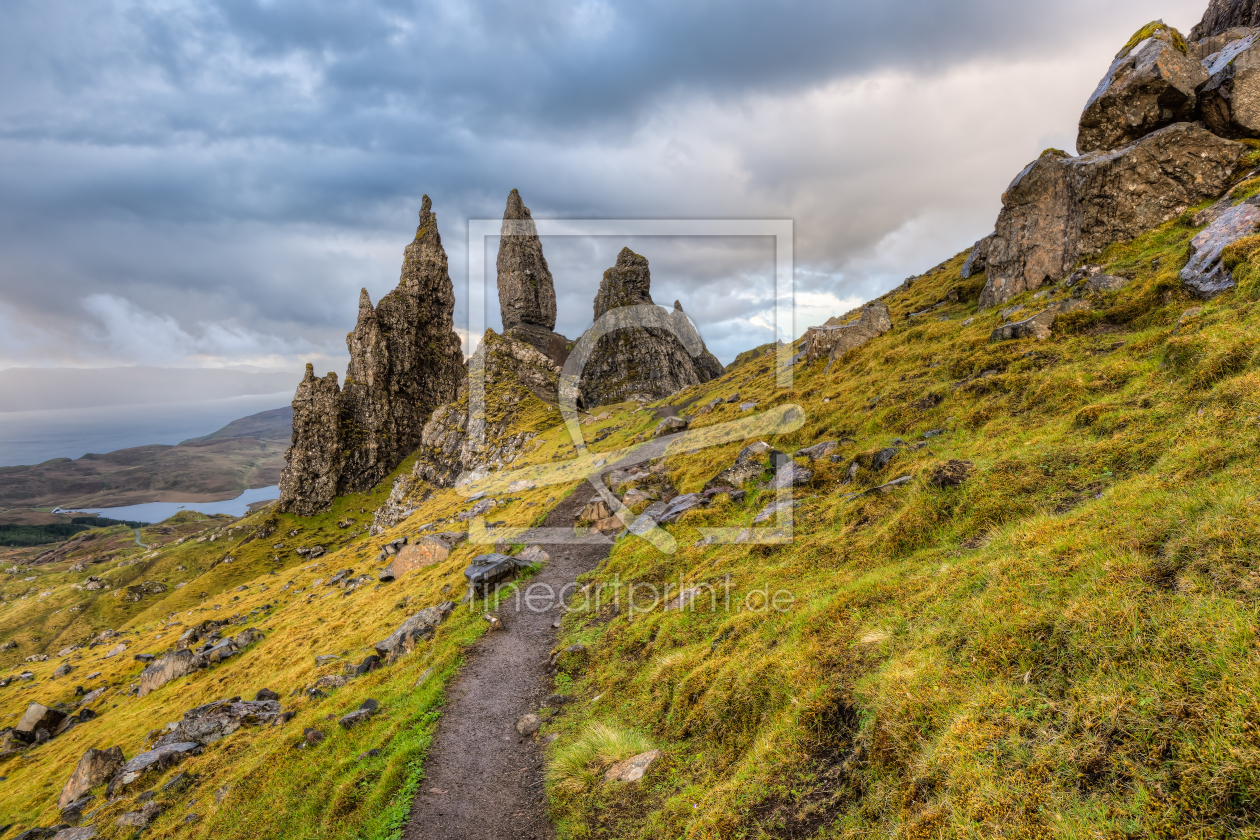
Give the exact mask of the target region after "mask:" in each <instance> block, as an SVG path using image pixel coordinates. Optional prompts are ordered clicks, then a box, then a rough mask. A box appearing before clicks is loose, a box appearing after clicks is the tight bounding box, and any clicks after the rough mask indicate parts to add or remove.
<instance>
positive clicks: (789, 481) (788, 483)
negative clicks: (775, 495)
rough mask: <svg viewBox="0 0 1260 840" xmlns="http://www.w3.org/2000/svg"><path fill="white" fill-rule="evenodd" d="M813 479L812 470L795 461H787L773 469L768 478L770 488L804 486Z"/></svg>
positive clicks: (780, 488)
mask: <svg viewBox="0 0 1260 840" xmlns="http://www.w3.org/2000/svg"><path fill="white" fill-rule="evenodd" d="M813 480H814V471H813V470H807V469H805V468H804V467H802V466H801V465H800V464H798V463H796V462H795V461H789V462H788V463H786V464H783V465H782V466H780V467H779V468H778V469H776V470H775V471H774V476H773V477H772V478H771V479H770V489H771V490H784V489H788V488H792V487H804V486H805V485H806V484H809V483H810V482H811V481H813Z"/></svg>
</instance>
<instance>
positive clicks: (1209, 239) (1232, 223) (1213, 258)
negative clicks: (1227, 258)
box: [1181, 91, 1260, 299]
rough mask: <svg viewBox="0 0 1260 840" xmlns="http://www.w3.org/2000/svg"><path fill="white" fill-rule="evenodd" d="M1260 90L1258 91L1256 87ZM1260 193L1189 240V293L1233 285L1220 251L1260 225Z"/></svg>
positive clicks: (1185, 276)
mask: <svg viewBox="0 0 1260 840" xmlns="http://www.w3.org/2000/svg"><path fill="white" fill-rule="evenodd" d="M1257 93H1258V94H1260V91H1257ZM1256 202H1260V197H1256V198H1252V199H1248V200H1247V201H1245V202H1243V203H1242V204H1239V205H1238V206H1237V207H1231V208H1229V209H1228V210H1226V211H1225V212H1223V213H1221V215H1220V217H1219V218H1217V219H1216V221H1214V222H1212V224H1210V225H1208V226H1207V227H1206V228H1205V229H1203V230H1201V231H1199V233H1198V234H1196V235H1195V237H1194V238H1193V239H1191V240H1190V261H1189V262H1188V263H1186V267H1185V268H1183V269H1182V270H1181V281H1182V283H1184V284H1185V286H1186V288H1188V289H1189V290H1190V292H1191V293H1193V294H1195V295H1197V296H1198V297H1201V298H1205V299H1208V298H1213V297H1216V296H1217V295H1219V294H1220V293H1221V292H1225V291H1228V290H1229V289H1232V288H1233V287H1234V276H1233V274H1231V273H1230V270H1229V269H1228V268H1226V267H1225V264H1224V262H1223V261H1222V260H1221V254H1222V252H1223V251H1224V250H1225V248H1226V247H1228V246H1229V245H1231V244H1233V243H1234V242H1237V241H1238V240H1239V239H1241V238H1243V237H1244V236H1251V235H1252V234H1254V233H1256V231H1257V230H1258V229H1260V207H1257V206H1256Z"/></svg>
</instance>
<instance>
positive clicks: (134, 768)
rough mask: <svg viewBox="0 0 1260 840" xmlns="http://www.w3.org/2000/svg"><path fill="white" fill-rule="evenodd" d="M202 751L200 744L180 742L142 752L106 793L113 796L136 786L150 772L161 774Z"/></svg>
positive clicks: (121, 772) (129, 763)
mask: <svg viewBox="0 0 1260 840" xmlns="http://www.w3.org/2000/svg"><path fill="white" fill-rule="evenodd" d="M200 751H201V745H200V744H194V743H192V742H180V743H177V744H167V745H166V746H162V747H158V748H157V749H155V750H149V751H148V752H142V753H140V754H139V755H138V756H136V757H135V758H133V759H131V761H128V762H127V763H126V764H124V765H123V767H122V769H121V770H119V771H118V775H116V776H114V779H113V781H111V782H110V783H109V788H108V789H107V790H106V793H108V794H109V795H110V796H113V795H114V793H115V791H118V790H120V789H122V788H126V787H127V786H128V785H132V784H134V783H135V782H137V781H139V780H140V779H141V778H142V777H144V776H145V774H147V773H149V772H150V771H152V772H161V771H162V770H165V769H166V768H168V767H171V766H174V765H176V764H178V763H179V762H181V761H183V760H184V759H185V758H188V756H190V755H197V754H198V753H199V752H200Z"/></svg>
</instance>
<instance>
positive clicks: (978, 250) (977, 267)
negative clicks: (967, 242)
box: [959, 233, 994, 280]
mask: <svg viewBox="0 0 1260 840" xmlns="http://www.w3.org/2000/svg"><path fill="white" fill-rule="evenodd" d="M993 237H994V234H992V233H990V234H989V235H988V236H986V237H985V238H984V239H981V240H980V241H978V242H976V244H975V245H974V246H972V249H971V253H970V254H969V255H968V256H967V261H966V262H965V263H963V267H962V270H961V271H960V272H959V274H960V275H961V276H962V278H963V279H964V280H965V279H967V278H969V277H975V276H976V275H977V274H983V273H984V271H985V269H986V268H988V263H989V243H990V242H992V241H993Z"/></svg>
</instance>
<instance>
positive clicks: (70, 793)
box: [57, 747, 126, 808]
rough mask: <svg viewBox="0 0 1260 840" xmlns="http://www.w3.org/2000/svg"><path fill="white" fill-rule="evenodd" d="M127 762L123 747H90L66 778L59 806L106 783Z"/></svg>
mask: <svg viewBox="0 0 1260 840" xmlns="http://www.w3.org/2000/svg"><path fill="white" fill-rule="evenodd" d="M125 763H126V758H125V757H124V756H123V751H122V747H110V748H109V749H107V750H98V749H89V750H88V751H87V752H85V753H84V754H83V757H82V758H80V759H79V763H78V764H77V765H75V768H74V772H73V773H71V774H70V778H69V779H67V780H66V786H65V787H64V788H62V789H61V797H60V798H59V799H58V800H57V807H58V808H65V807H66V806H67V805H69V804H70V803H71V802H74V801H75V800H76V799H78V798H79V797H80V796H82V795H83V794H85V793H87V792H88V791H89V790H91V789H92V788H94V787H96V786H97V785H101V784H104V783H105V782H108V781H109V780H110V779H112V778H113V777H114V775H115V774H116V773H117V772H118V771H119V770H120V769H121V768H122V766H123V764H125Z"/></svg>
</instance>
